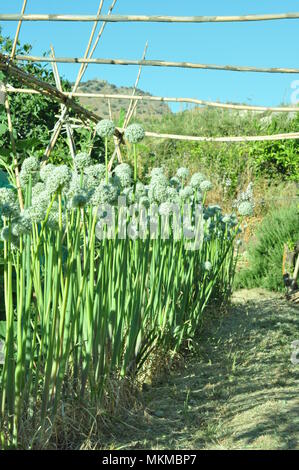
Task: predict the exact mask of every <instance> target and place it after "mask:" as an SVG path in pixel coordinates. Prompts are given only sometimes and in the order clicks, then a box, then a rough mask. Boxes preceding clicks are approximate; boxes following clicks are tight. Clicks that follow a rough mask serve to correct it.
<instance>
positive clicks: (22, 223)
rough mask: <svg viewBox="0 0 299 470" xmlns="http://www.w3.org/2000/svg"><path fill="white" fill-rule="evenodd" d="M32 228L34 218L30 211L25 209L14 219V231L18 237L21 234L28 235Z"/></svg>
mask: <svg viewBox="0 0 299 470" xmlns="http://www.w3.org/2000/svg"><path fill="white" fill-rule="evenodd" d="M31 229H32V219H31V216H30V212H29V211H28V210H27V209H25V210H24V211H23V212H22V213H21V214H20V216H19V217H17V218H16V219H14V220H13V221H12V233H13V235H15V236H16V237H20V236H21V235H27V234H29V233H30V232H31Z"/></svg>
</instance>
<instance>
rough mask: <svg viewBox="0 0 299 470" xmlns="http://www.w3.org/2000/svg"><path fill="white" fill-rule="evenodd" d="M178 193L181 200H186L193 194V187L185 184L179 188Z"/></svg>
mask: <svg viewBox="0 0 299 470" xmlns="http://www.w3.org/2000/svg"><path fill="white" fill-rule="evenodd" d="M179 195H180V198H181V199H182V201H186V200H187V199H190V198H191V197H192V196H193V189H192V188H191V186H185V188H182V189H180V192H179Z"/></svg>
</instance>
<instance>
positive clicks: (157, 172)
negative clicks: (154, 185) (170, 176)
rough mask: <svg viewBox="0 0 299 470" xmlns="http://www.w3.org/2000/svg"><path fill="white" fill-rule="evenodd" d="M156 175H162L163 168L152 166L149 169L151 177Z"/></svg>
mask: <svg viewBox="0 0 299 470" xmlns="http://www.w3.org/2000/svg"><path fill="white" fill-rule="evenodd" d="M158 175H164V170H163V168H161V167H157V168H153V169H152V170H151V177H152V178H154V177H155V176H158Z"/></svg>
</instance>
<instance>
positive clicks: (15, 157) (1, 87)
mask: <svg viewBox="0 0 299 470" xmlns="http://www.w3.org/2000/svg"><path fill="white" fill-rule="evenodd" d="M0 92H2V93H3V94H4V108H5V111H6V116H7V126H8V132H9V137H10V143H11V149H12V153H13V166H14V172H15V177H16V187H17V191H18V199H19V204H20V209H21V210H23V209H24V201H23V194H22V189H21V183H20V174H19V166H18V154H17V147H16V142H15V138H14V135H13V125H12V119H11V113H10V106H9V101H8V95H7V93H6V87H5V85H4V84H3V83H1V82H0Z"/></svg>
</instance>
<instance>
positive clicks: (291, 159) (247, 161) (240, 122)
mask: <svg viewBox="0 0 299 470" xmlns="http://www.w3.org/2000/svg"><path fill="white" fill-rule="evenodd" d="M145 127H146V129H147V130H150V131H154V132H161V133H170V134H182V135H194V136H207V137H216V136H218V137H220V136H237V135H240V136H242V135H248V136H250V135H272V134H280V133H288V132H298V129H299V114H298V113H296V114H294V113H268V112H267V113H254V112H236V111H230V110H221V109H214V108H212V109H211V108H195V109H192V110H187V111H184V112H180V113H175V114H166V115H163V116H162V118H161V119H157V118H155V119H153V118H148V119H147V120H146V122H145ZM143 153H144V161H146V162H147V161H148V157H151V158H152V159H154V160H155V165H156V166H158V165H160V164H164V165H165V167H166V168H168V169H171V170H172V171H173V170H175V169H176V168H177V167H178V166H180V165H181V164H182V160H183V161H185V163H186V161H187V162H188V166H189V167H190V168H192V167H193V168H194V171H198V169H199V168H201V169H202V170H204V171H205V172H207V171H209V170H211V168H212V171H213V175H214V177H215V176H216V177H217V178H218V180H219V182H221V181H222V180H223V179H224V178H230V179H231V181H232V189H236V187H238V186H239V185H240V184H241V183H242V182H241V181H240V178H241V176H242V175H244V176H245V180H246V179H248V178H247V177H249V179H252V178H259V177H262V178H267V179H278V180H292V181H298V178H299V141H298V140H296V139H294V140H282V141H262V142H242V143H226V144H225V143H215V142H189V141H188V142H186V141H184V142H182V141H171V140H153V139H151V140H149V141H148V144H147V149H146V148H145V149H144V152H143Z"/></svg>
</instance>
